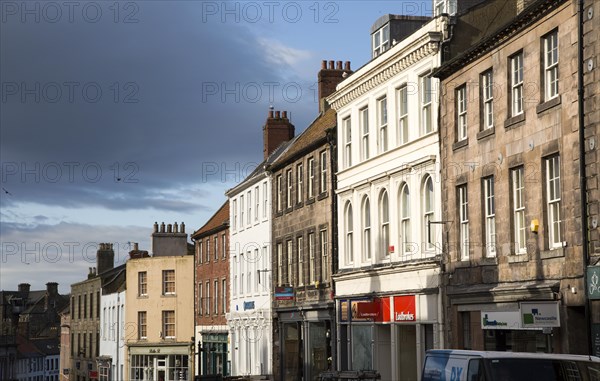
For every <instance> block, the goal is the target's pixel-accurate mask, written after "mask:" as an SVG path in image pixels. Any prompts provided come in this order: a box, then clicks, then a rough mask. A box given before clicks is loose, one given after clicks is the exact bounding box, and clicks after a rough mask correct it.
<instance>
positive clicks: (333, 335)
mask: <svg viewBox="0 0 600 381" xmlns="http://www.w3.org/2000/svg"><path fill="white" fill-rule="evenodd" d="M336 119H337V118H336ZM336 124H337V123H336ZM336 128H337V127H336V126H334V127H332V128H329V129H327V130H326V131H325V133H326V134H327V143H328V144H329V168H331V189H330V191H331V233H332V234H331V237H332V238H331V297H332V299H333V315H332V317H331V318H332V319H333V321H332V324H331V327H330V330H331V332H330V336H329V340H330V345H331V370H336V369H337V361H336V359H337V340H338V337H337V336H338V335H337V334H338V333H337V332H336V330H337V326H338V324H337V314H336V311H337V307H336V304H335V282H334V281H333V274H335V273H337V270H338V234H337V231H333V229H334V228H337V226H338V225H337V219H338V218H337V195H336V193H335V190H336V189H337V176H336V173H337V165H336V163H337V149H336V147H337V145H336V139H337V134H336ZM334 328H335V329H334Z"/></svg>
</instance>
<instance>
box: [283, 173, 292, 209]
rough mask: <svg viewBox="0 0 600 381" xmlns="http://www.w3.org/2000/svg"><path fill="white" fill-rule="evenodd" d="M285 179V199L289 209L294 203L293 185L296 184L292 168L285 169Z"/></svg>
mask: <svg viewBox="0 0 600 381" xmlns="http://www.w3.org/2000/svg"><path fill="white" fill-rule="evenodd" d="M285 179H286V182H287V184H286V200H285V206H286V208H287V209H289V208H291V207H292V206H293V204H292V189H293V188H292V187H293V186H294V184H293V182H292V170H291V169H288V170H287V171H285Z"/></svg>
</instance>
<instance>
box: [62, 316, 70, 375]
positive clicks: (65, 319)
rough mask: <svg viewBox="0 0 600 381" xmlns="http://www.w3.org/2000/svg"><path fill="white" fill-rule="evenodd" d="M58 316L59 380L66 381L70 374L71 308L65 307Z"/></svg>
mask: <svg viewBox="0 0 600 381" xmlns="http://www.w3.org/2000/svg"><path fill="white" fill-rule="evenodd" d="M59 315H60V353H59V357H60V364H59V369H60V373H59V380H60V381H68V380H69V373H70V372H71V306H66V307H65V308H63V309H62V311H60V312H59Z"/></svg>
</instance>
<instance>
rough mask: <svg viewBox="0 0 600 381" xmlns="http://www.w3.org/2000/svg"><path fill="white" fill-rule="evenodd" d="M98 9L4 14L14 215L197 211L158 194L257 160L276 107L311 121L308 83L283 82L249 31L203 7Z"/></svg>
mask: <svg viewBox="0 0 600 381" xmlns="http://www.w3.org/2000/svg"><path fill="white" fill-rule="evenodd" d="M37 3H38V2H30V3H28V4H34V5H31V6H32V7H33V6H35V4H37ZM14 4H17V5H18V6H19V7H20V6H22V4H25V3H20V2H15V3H14ZM40 4H43V3H40ZM57 4H58V3H57ZM81 4H86V3H81ZM95 4H100V6H101V8H102V11H103V13H102V18H101V19H100V20H99V21H98V22H95V23H92V22H88V21H86V20H84V19H82V18H81V16H79V17H78V16H77V15H78V13H75V17H74V20H73V22H69V20H68V19H67V17H66V14H63V18H62V19H60V20H59V21H58V22H55V23H49V22H44V17H43V15H42V18H41V20H40V22H35V20H34V19H33V18H31V17H29V18H26V19H25V22H23V20H22V19H20V18H19V17H16V18H15V17H13V16H12V15H11V14H9V15H7V14H6V12H5V13H4V14H3V19H2V24H1V26H0V27H1V28H2V29H1V33H0V42H1V44H0V45H1V48H0V49H1V50H0V78H1V82H2V99H1V103H0V107H1V112H0V134H1V143H0V144H1V146H0V148H1V151H0V159H1V163H2V168H0V169H1V171H2V173H1V174H2V178H1V183H2V185H3V187H6V188H7V189H10V192H11V193H12V194H13V196H12V197H8V196H7V197H3V203H4V205H5V206H7V205H12V204H14V203H18V202H38V203H43V204H46V205H59V206H65V207H81V206H84V205H98V206H103V207H106V208H110V209H123V208H128V209H135V208H149V207H150V208H156V209H165V210H175V211H179V210H183V209H186V208H192V207H194V205H192V204H191V203H189V202H186V201H185V197H184V196H182V197H181V198H180V199H177V198H175V199H174V198H173V197H169V198H163V197H161V194H160V193H161V190H167V189H174V188H175V189H185V187H186V186H187V185H189V184H197V183H203V182H206V181H210V180H211V179H207V178H203V176H202V175H203V174H202V170H203V168H207V167H209V166H211V167H214V166H215V165H217V166H219V167H223V166H225V167H226V168H235V167H236V165H238V166H240V167H243V166H244V165H246V164H248V163H250V162H253V161H260V159H261V154H262V150H261V144H262V142H261V140H262V133H261V124H262V123H263V122H264V119H265V117H266V113H267V109H268V106H269V104H270V103H271V101H274V102H273V103H275V105H276V107H277V108H278V109H288V110H290V111H294V115H297V129H298V127H300V128H303V127H304V126H305V125H306V121H309V120H311V119H313V118H314V114H315V112H316V103H315V102H314V99H313V97H311V96H309V92H310V90H309V87H310V85H311V84H310V83H309V82H310V81H309V80H307V79H298V78H290V77H289V75H288V76H286V78H284V77H283V76H282V75H281V73H282V72H285V71H286V69H287V67H286V66H285V65H286V62H285V61H282V62H279V63H278V62H277V61H276V60H275V61H274V60H273V57H277V56H278V55H277V54H276V52H273V53H274V54H272V55H269V54H268V50H269V46H268V41H267V42H266V43H265V40H264V39H261V40H259V39H257V38H256V37H254V35H253V34H252V32H251V30H250V29H248V27H247V26H240V25H238V24H235V23H219V22H213V23H203V22H202V15H201V4H202V2H183V1H182V2H176V3H170V2H150V1H148V2H135V3H133V4H135V5H136V7H137V10H136V12H135V14H134V19H136V20H137V21H138V22H136V23H125V22H123V20H124V17H125V16H124V15H125V14H130V13H131V9H128V10H125V9H121V14H120V15H119V22H117V23H115V22H114V20H113V17H114V16H115V14H114V12H113V11H111V10H109V8H108V6H109V4H113V3H102V2H100V3H95ZM125 11H127V12H125ZM272 49H273V50H275V49H278V46H276V45H274V46H273V47H272ZM277 65H279V67H277ZM315 74H316V72H315ZM290 82H294V83H297V84H299V85H300V86H301V87H302V89H303V90H304V96H303V99H301V100H300V101H298V99H297V98H293V99H292V100H293V101H294V102H290V98H289V97H288V98H287V99H286V98H285V94H284V93H283V90H282V88H283V87H284V86H285V85H286V84H289V83H290ZM288 90H289V88H288ZM291 90H292V91H293V90H294V89H291ZM228 91H229V92H228ZM256 91H259V92H262V94H261V95H260V96H259V95H258V94H257V92H256ZM270 91H273V94H274V95H273V96H274V99H269V96H268V95H269V92H270ZM293 96H294V95H293V93H292V97H293ZM134 180H135V181H134ZM213 180H215V181H219V180H222V178H221V179H219V177H215V178H214V179H213ZM195 207H196V208H202V206H199V205H195Z"/></svg>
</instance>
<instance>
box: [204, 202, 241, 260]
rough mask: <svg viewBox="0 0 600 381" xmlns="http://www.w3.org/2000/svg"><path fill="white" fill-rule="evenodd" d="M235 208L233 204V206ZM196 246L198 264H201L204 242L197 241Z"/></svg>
mask: <svg viewBox="0 0 600 381" xmlns="http://www.w3.org/2000/svg"><path fill="white" fill-rule="evenodd" d="M234 207H235V204H234ZM197 245H198V262H199V263H203V262H204V258H203V255H204V242H202V240H198V241H197Z"/></svg>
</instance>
